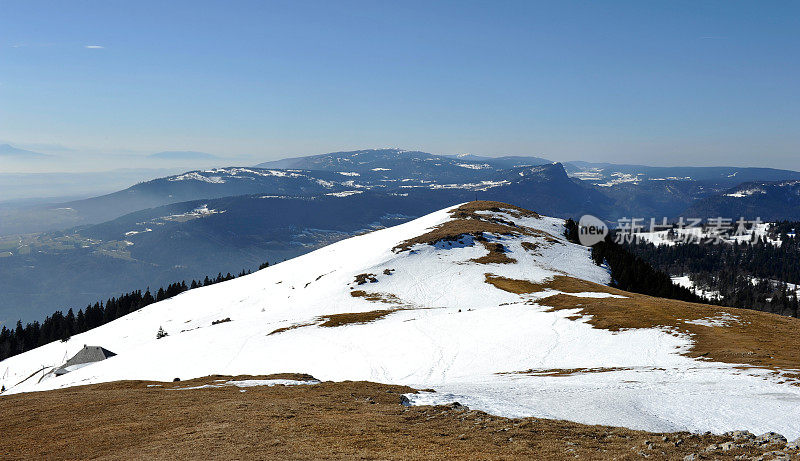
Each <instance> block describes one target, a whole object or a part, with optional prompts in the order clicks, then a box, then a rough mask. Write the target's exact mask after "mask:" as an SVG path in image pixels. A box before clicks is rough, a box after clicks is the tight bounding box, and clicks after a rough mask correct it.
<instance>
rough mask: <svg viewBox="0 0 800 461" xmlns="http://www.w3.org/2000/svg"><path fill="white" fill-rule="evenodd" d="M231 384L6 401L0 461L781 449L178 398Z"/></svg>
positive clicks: (359, 397) (328, 403) (457, 416)
mask: <svg viewBox="0 0 800 461" xmlns="http://www.w3.org/2000/svg"><path fill="white" fill-rule="evenodd" d="M269 377H270V378H283V379H287V378H288V379H301V380H305V379H309V378H310V377H308V376H307V375H295V374H281V375H273V376H269ZM238 378H239V379H246V378H251V377H238ZM228 379H230V377H224V376H210V377H207V378H200V379H195V380H191V381H183V382H178V383H154V382H145V381H127V382H116V383H107V384H98V385H91V386H83V387H73V388H69V389H63V390H57V391H48V392H35V393H30V394H20V395H11V396H5V397H2V398H0V408H2V413H3V434H2V443H0V459H4V460H23V459H25V460H29V459H89V458H91V459H119V460H132V459H148V460H150V459H565V458H573V457H577V458H580V459H598V460H599V459H614V458H615V459H641V458H642V457H643V456H647V457H649V458H651V459H678V460H680V459H683V457H684V456H686V455H688V454H691V453H697V454H699V458H700V459H703V458H705V459H734V458H735V457H736V456H740V455H748V456H754V455H760V454H762V453H764V452H767V451H770V450H775V449H777V448H780V447H776V446H774V445H773V446H763V447H753V446H748V447H739V448H735V449H733V450H730V451H721V450H719V449H718V450H716V451H713V452H708V453H706V452H704V451H703V450H705V449H707V448H708V447H710V446H720V444H722V443H723V442H726V441H731V440H732V438H731V437H728V436H712V435H695V434H688V433H667V434H655V433H648V432H642V431H633V430H629V429H623V428H614V427H607V426H588V425H583V424H577V423H571V422H567V421H555V420H544V419H537V418H524V419H507V418H500V417H496V416H491V415H488V414H486V413H483V412H480V411H474V410H469V409H468V408H466V407H462V406H459V405H448V406H437V407H403V406H402V405H401V404H400V401H401V395H402V394H404V393H409V392H414V390H413V389H411V388H409V387H405V386H391V385H383V384H375V383H369V382H341V383H332V382H323V383H320V384H312V385H301V386H286V387H284V386H274V387H250V388H247V389H244V390H245V392H241V389H239V388H237V387H234V386H226V387H221V388H205V389H193V390H170V389H180V388H185V387H189V386H197V385H201V384H213V383H217V382H224V381H226V380H228ZM148 385H150V386H157V387H148Z"/></svg>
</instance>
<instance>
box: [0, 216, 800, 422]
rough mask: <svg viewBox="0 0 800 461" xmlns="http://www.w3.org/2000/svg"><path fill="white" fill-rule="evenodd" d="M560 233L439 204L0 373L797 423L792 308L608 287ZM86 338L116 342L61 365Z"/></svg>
mask: <svg viewBox="0 0 800 461" xmlns="http://www.w3.org/2000/svg"><path fill="white" fill-rule="evenodd" d="M564 230H565V227H564V221H563V220H560V219H556V218H549V217H545V216H540V215H539V214H537V213H535V212H532V211H529V210H526V209H523V208H519V207H515V206H512V205H508V204H504V203H499V202H486V201H481V202H469V203H465V204H462V205H459V206H455V207H449V208H446V209H443V210H440V211H437V212H434V213H431V214H429V215H426V216H423V217H421V218H418V219H416V220H414V221H410V222H408V223H405V224H402V225H399V226H395V227H391V228H387V229H383V230H379V231H375V232H371V233H368V234H365V235H361V236H357V237H353V238H350V239H347V240H343V241H340V242H337V243H334V244H332V245H329V246H327V247H324V248H322V249H320V250H317V251H314V252H312V253H309V254H306V255H304V256H301V257H298V258H295V259H292V260H289V261H286V262H283V263H280V264H277V265H275V266H272V267H269V268H267V269H264V270H261V271H258V272H256V273H254V274H252V275H249V276H244V277H241V278H237V279H235V280H232V281H229V282H224V283H220V284H216V285H212V286H207V287H204V288H198V289H194V290H190V291H188V292H186V293H184V294H181V295H178V296H176V297H174V298H171V299H168V300H165V301H162V302H159V303H156V304H152V305H150V306H147V307H145V308H143V309H141V310H139V311H136V312H134V313H131V314H129V315H127V316H124V317H122V318H120V319H118V320H116V321H114V322H111V323H109V324H106V325H104V326H102V327H99V328H96V329H94V330H91V331H89V332H87V333H83V334H80V335H77V336H74V337H72V338H71V339H69V340H68V341H66V342H56V343H51V344H48V345H46V346H43V347H40V348H38V349H35V350H32V351H30V352H27V353H24V354H21V355H18V356H15V357H12V358H10V359H8V360H6V361H4V362H1V363H0V383H1V384H2V385H3V386H5V388H6V392H9V393H17V392H26V391H36V390H47V389H56V388H62V387H69V386H75V385H83V384H91V383H99V382H108V381H115V380H138V379H146V380H160V381H172V380H173V378H180V379H189V378H195V377H201V376H207V375H212V374H216V373H219V374H228V375H238V374H253V375H256V374H270V373H279V372H297V373H310V374H312V375H313V376H315V377H316V378H318V379H321V380H334V381H341V380H369V381H377V382H382V383H391V384H407V385H412V386H418V387H419V388H432V389H433V390H434V391H433V392H421V393H418V394H409V395H408V396H407V397H406V399H407V401H408V403H409V404H413V405H415V404H434V403H447V402H453V401H456V400H457V401H458V402H461V403H463V404H466V405H468V406H469V407H471V408H476V409H480V410H484V411H487V412H489V413H493V414H498V415H503V416H513V417H517V416H539V417H545V418H555V419H568V420H572V421H577V422H583V423H590V424H607V425H616V426H626V427H630V428H635V429H647V430H651V431H676V430H692V431H707V430H708V431H714V432H724V431H728V430H732V429H747V430H751V431H754V432H758V433H760V432H765V431H776V432H780V433H782V434H784V435H786V436H788V437H792V438H793V437H797V436H800V387H798V386H796V385H793V384H796V383H797V382H798V379H797V374H796V370H794V372H793V371H792V370H791V369H796V368H797V366H796V364H797V363H798V352H797V349H796V348H788V347H785V345H786V344H798V343H800V338H798V335H800V333H798V332H799V331H800V328H798V326H800V324H799V323H798V322H797V321H796V320H795V319H789V318H783V317H777V316H773V315H769V314H764V313H760V312H755V311H743V310H737V309H727V308H719V307H712V306H704V305H699V304H690V303H685V302H678V301H671V300H665V299H659V298H650V297H647V296H643V295H638V294H633V293H627V292H624V291H620V290H617V289H614V288H611V287H609V286H608V285H609V284H610V283H611V280H610V277H609V274H608V272H607V270H606V269H605V268H604V267H601V266H598V265H596V264H594V263H593V261H592V259H591V256H590V250H589V249H588V248H585V247H582V246H580V245H576V244H573V243H570V242H569V241H567V239H566V238H565V237H564ZM87 344H88V345H91V346H96V347H102V348H105V349H106V350H108V351H112V352H113V353H115V354H116V355H114V356H111V357H109V358H106V359H105V360H102V361H97V362H94V363H88V364H81V366H79V367H74V368H73V369H71V370H69V371H68V372H67V373H65V374H62V375H60V376H56V373H55V370H56V369H59V368H60V367H62V365H64V364H65V363H66V362H67V360H68V359H70V357H73V356H75V355H76V354H77V353H78V352H79V351H80V350H81V349H82V348H83V347H84V345H87ZM792 373H794V374H792ZM731 409H735V411H731Z"/></svg>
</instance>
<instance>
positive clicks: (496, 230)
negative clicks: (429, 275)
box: [394, 201, 558, 264]
mask: <svg viewBox="0 0 800 461" xmlns="http://www.w3.org/2000/svg"><path fill="white" fill-rule="evenodd" d="M478 211H493V212H501V211H502V212H506V213H508V214H510V215H512V216H515V217H532V218H539V215H538V214H536V213H535V212H533V211H530V210H526V209H524V208H520V207H516V206H513V205H508V204H505V203H502V202H492V201H477V202H469V203H467V204H464V205H461V206H460V207H458V208H455V209H453V210H451V211H450V215H451V216H452V218H453V219H452V220H450V221H447V222H445V223H443V224H441V225H439V226H436V227H435V228H433V229H432V230H430V231H429V232H426V233H424V234H422V235H419V236H417V237H414V238H412V239H409V240H406V241H404V242H402V243H400V244H399V245H397V246H396V247H395V248H394V251H396V252H400V251H404V250H408V249H410V248H411V247H412V246H414V245H417V244H428V245H435V244H437V243H439V242H443V241H459V240H461V239H462V238H464V236H465V235H469V236H471V237H472V238H473V239H474V240H475V241H477V242H479V243H481V244H482V245H483V246H484V247H485V248H486V250H487V251H488V254H487V255H485V256H482V257H480V258H475V259H473V260H472V261H473V262H477V263H481V264H508V263H513V262H516V260H515V259H513V258H510V257H509V256H508V255H507V254H506V252H505V247H504V246H503V244H502V243H499V242H490V241H489V240H488V239H487V238H486V235H485V234H493V235H496V236H508V235H529V236H532V235H536V236H539V237H542V238H544V239H546V240H547V241H549V242H558V240H557V239H555V238H554V237H553V236H551V235H549V234H547V233H546V232H542V231H540V230H538V229H531V228H528V227H524V226H518V225H516V224H514V223H513V222H511V221H508V220H505V219H502V218H499V217H495V216H486V215H482V214H479V213H477V212H478ZM525 243H528V242H525ZM531 245H533V244H531ZM526 248H527V247H526Z"/></svg>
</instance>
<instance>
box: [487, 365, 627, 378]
mask: <svg viewBox="0 0 800 461" xmlns="http://www.w3.org/2000/svg"><path fill="white" fill-rule="evenodd" d="M631 369H632V368H625V367H600V368H540V369H535V370H534V369H530V370H525V371H508V372H502V373H497V374H498V375H532V376H572V375H578V374H584V373H608V372H612V371H622V370H631Z"/></svg>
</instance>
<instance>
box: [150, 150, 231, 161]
mask: <svg viewBox="0 0 800 461" xmlns="http://www.w3.org/2000/svg"><path fill="white" fill-rule="evenodd" d="M149 157H150V158H155V159H159V160H208V159H218V158H219V157H218V156H216V155H214V154H209V153H206V152H195V151H191V150H169V151H164V152H156V153H155V154H150V155H149Z"/></svg>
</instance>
